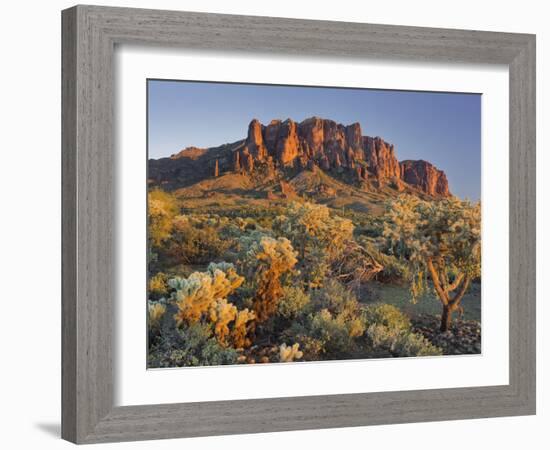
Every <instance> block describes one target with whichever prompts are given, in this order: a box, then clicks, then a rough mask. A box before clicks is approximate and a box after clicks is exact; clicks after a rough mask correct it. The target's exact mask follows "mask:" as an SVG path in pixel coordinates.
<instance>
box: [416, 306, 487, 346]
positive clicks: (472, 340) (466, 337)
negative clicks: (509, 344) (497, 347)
mask: <svg viewBox="0 0 550 450" xmlns="http://www.w3.org/2000/svg"><path fill="white" fill-rule="evenodd" d="M440 320H441V319H440V317H439V316H432V315H427V314H425V315H419V316H417V317H415V318H414V319H413V320H412V322H413V328H414V331H416V332H417V333H421V334H423V335H424V336H425V337H426V339H429V340H430V341H431V342H432V344H434V345H437V346H438V347H440V348H441V349H443V353H444V354H445V355H464V354H479V353H481V324H480V323H479V322H478V321H476V320H461V319H459V318H455V319H454V320H453V324H452V326H451V329H450V330H449V331H446V332H445V333H441V332H440V331H439V324H440Z"/></svg>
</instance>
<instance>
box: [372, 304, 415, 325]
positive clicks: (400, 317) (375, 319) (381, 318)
mask: <svg viewBox="0 0 550 450" xmlns="http://www.w3.org/2000/svg"><path fill="white" fill-rule="evenodd" d="M364 314H365V316H364V317H365V323H366V325H367V326H371V325H380V326H384V327H386V328H388V329H390V330H396V331H405V330H410V328H411V321H410V320H409V318H408V317H407V316H406V315H405V314H403V313H402V312H401V311H400V310H399V309H398V308H397V307H395V306H393V305H388V304H386V303H381V304H377V305H369V306H367V307H365V309H364Z"/></svg>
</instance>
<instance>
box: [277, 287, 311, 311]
mask: <svg viewBox="0 0 550 450" xmlns="http://www.w3.org/2000/svg"><path fill="white" fill-rule="evenodd" d="M310 301H311V298H310V296H309V294H307V293H306V292H304V290H303V289H301V288H299V287H295V286H284V287H283V296H282V297H281V299H280V300H279V304H278V306H277V313H278V314H279V315H280V316H281V317H284V318H285V319H295V318H296V317H298V316H299V315H300V314H301V313H302V312H303V311H304V309H305V308H306V307H307V306H308V305H309V303H310Z"/></svg>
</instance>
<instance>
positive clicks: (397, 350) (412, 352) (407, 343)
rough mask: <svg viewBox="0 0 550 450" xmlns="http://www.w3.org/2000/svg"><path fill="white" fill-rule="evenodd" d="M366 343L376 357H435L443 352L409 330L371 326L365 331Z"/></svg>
mask: <svg viewBox="0 0 550 450" xmlns="http://www.w3.org/2000/svg"><path fill="white" fill-rule="evenodd" d="M366 337H367V341H368V342H369V344H370V345H371V347H372V349H373V352H374V354H375V355H378V356H395V357H401V356H437V355H442V354H443V352H442V350H441V349H440V348H439V347H436V346H434V345H433V344H432V343H431V342H430V341H428V340H427V339H426V338H425V337H424V336H422V335H421V334H418V333H413V332H412V331H410V330H400V329H398V328H389V327H387V326H384V325H376V324H373V325H371V326H369V327H368V329H367V331H366Z"/></svg>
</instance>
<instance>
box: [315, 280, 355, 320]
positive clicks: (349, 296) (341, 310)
mask: <svg viewBox="0 0 550 450" xmlns="http://www.w3.org/2000/svg"><path fill="white" fill-rule="evenodd" d="M312 295H313V304H314V307H315V308H316V309H317V310H321V309H327V310H328V311H330V312H331V313H332V314H338V315H339V314H343V316H344V317H346V318H348V317H353V316H356V315H358V314H359V309H360V306H359V302H358V301H357V297H356V296H355V294H354V293H353V292H352V291H351V290H350V289H347V288H346V287H345V286H344V285H342V284H341V283H339V282H338V281H336V280H328V281H327V282H326V283H325V284H324V286H323V287H322V288H320V289H316V290H315V291H314V292H313V294H312Z"/></svg>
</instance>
